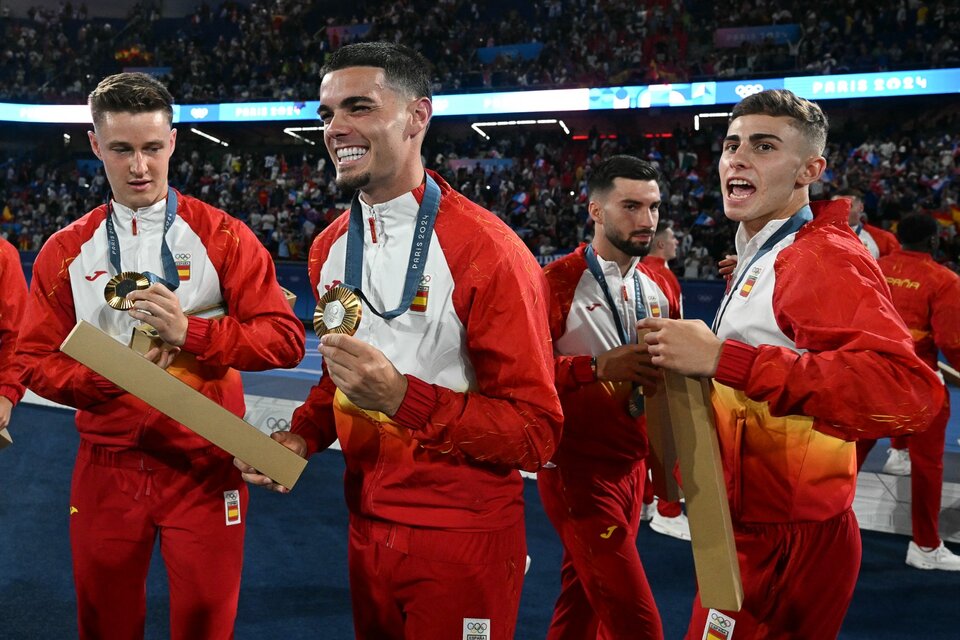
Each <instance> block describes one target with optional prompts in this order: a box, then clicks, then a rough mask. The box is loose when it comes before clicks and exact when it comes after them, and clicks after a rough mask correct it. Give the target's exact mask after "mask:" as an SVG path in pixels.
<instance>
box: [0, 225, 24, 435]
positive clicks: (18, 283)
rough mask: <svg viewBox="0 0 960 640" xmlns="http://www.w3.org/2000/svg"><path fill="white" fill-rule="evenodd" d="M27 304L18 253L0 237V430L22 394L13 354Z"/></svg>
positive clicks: (18, 363)
mask: <svg viewBox="0 0 960 640" xmlns="http://www.w3.org/2000/svg"><path fill="white" fill-rule="evenodd" d="M26 304H27V281H26V279H25V278H24V277H23V267H22V266H21V264H20V253H19V252H18V251H17V248H16V247H14V246H13V245H12V244H10V243H9V242H7V241H6V240H4V239H3V238H0V429H5V428H6V427H7V425H8V424H10V412H11V411H12V410H13V407H14V405H16V404H17V403H18V402H20V399H21V398H22V397H23V362H22V361H21V360H20V358H17V357H16V356H15V353H16V351H17V335H18V334H19V333H20V321H21V319H22V318H23V309H24V307H25V306H26Z"/></svg>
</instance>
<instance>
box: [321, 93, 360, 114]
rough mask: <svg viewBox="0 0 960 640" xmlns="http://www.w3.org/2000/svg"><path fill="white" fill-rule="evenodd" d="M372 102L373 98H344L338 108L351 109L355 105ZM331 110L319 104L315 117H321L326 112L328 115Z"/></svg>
mask: <svg viewBox="0 0 960 640" xmlns="http://www.w3.org/2000/svg"><path fill="white" fill-rule="evenodd" d="M373 101H374V100H373V98H370V97H368V96H350V97H348V98H344V99H343V100H341V101H340V106H341V107H352V106H354V105H357V104H360V103H364V102H370V103H372V102H373ZM332 110H333V109H332V108H331V107H328V106H327V105H325V104H321V105H320V106H319V107H318V108H317V115H318V116H322V115H323V112H324V111H326V112H327V113H329V112H330V111H332Z"/></svg>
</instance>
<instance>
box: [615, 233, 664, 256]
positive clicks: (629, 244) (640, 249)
mask: <svg viewBox="0 0 960 640" xmlns="http://www.w3.org/2000/svg"><path fill="white" fill-rule="evenodd" d="M607 240H608V241H609V242H610V244H612V245H613V246H614V247H616V248H617V249H619V250H620V251H623V252H624V253H625V254H627V255H628V256H633V257H635V258H642V257H644V256H646V255H647V254H648V253H650V247H652V246H653V240H652V239H651V240H650V241H649V242H647V243H646V244H638V243H639V242H640V241H639V240H637V241H631V240H630V238H621V237H619V236H614V235H612V234H609V235H607Z"/></svg>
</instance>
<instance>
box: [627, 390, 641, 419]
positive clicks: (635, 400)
mask: <svg viewBox="0 0 960 640" xmlns="http://www.w3.org/2000/svg"><path fill="white" fill-rule="evenodd" d="M627 411H628V412H629V413H630V417H631V418H639V417H640V416H642V415H643V387H634V388H633V390H632V391H631V392H630V400H629V401H628V402H627Z"/></svg>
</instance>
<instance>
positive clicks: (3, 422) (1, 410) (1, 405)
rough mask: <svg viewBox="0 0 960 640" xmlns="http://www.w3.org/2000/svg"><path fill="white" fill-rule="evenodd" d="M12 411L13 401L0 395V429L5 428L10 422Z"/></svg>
mask: <svg viewBox="0 0 960 640" xmlns="http://www.w3.org/2000/svg"><path fill="white" fill-rule="evenodd" d="M12 412H13V403H12V402H10V398H8V397H7V396H0V429H6V428H7V426H8V425H9V424H10V414H11V413H12Z"/></svg>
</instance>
